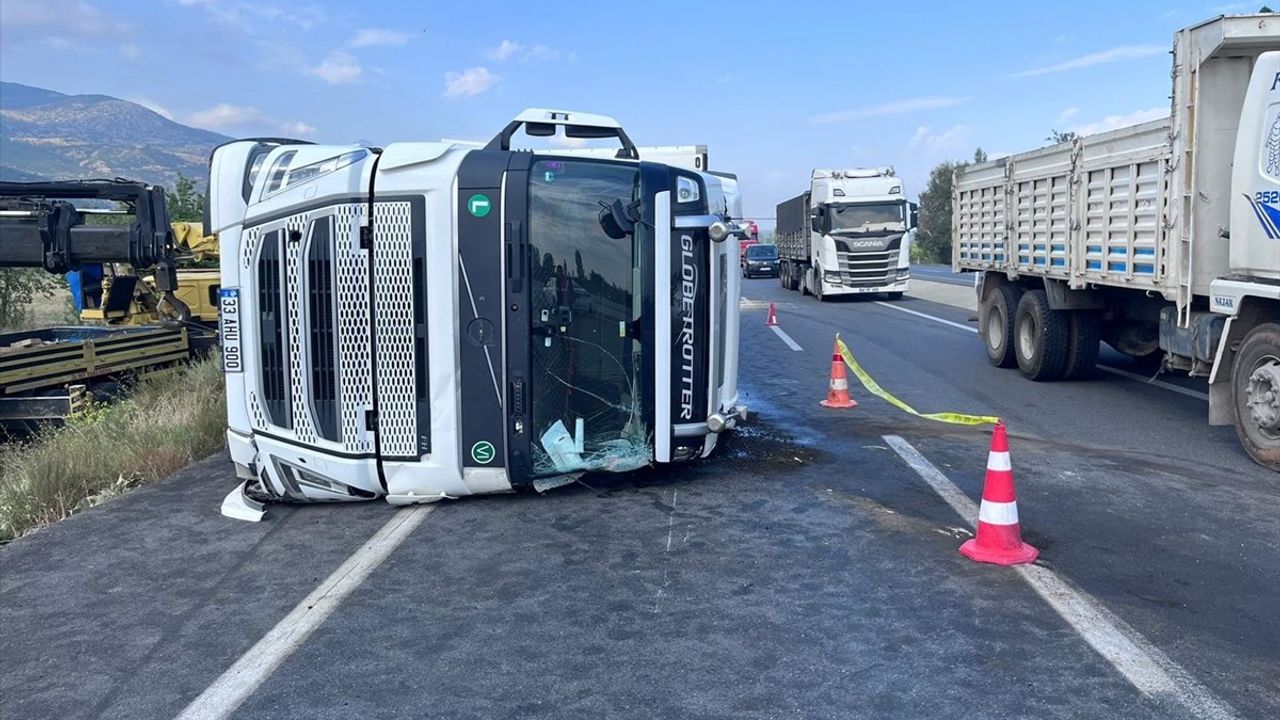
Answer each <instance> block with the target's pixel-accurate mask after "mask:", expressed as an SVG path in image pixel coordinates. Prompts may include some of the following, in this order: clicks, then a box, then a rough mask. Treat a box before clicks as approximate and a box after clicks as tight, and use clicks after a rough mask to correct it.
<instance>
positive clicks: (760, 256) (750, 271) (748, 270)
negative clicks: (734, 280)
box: [742, 244, 778, 278]
mask: <svg viewBox="0 0 1280 720" xmlns="http://www.w3.org/2000/svg"><path fill="white" fill-rule="evenodd" d="M742 277H746V278H751V277H775V278H776V277H778V248H777V246H776V245H759V244H757V245H748V246H747V249H746V251H745V252H743V253H742Z"/></svg>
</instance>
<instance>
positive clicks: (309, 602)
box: [177, 505, 435, 720]
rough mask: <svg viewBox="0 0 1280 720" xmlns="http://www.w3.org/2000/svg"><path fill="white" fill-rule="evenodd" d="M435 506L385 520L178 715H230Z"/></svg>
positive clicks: (187, 718)
mask: <svg viewBox="0 0 1280 720" xmlns="http://www.w3.org/2000/svg"><path fill="white" fill-rule="evenodd" d="M433 509H435V506H434V505H417V506H415V507H412V508H408V509H405V510H398V511H396V513H395V514H394V515H393V516H392V518H391V520H389V521H388V522H387V524H386V525H383V526H382V527H381V528H380V529H379V530H378V531H377V532H376V533H374V534H373V536H372V537H370V538H369V540H368V541H366V542H365V544H364V545H363V546H362V547H361V548H360V549H359V550H357V551H355V553H353V554H352V555H351V557H349V558H347V560H346V562H344V563H342V565H341V566H340V567H339V568H338V569H337V570H334V571H333V574H332V575H330V576H329V577H327V578H325V580H324V582H322V583H320V585H319V586H317V587H316V589H315V590H312V591H311V594H310V595H308V596H306V597H305V598H303V599H302V602H300V603H298V604H297V606H296V607H294V608H293V610H291V611H289V614H288V615H285V616H284V619H282V620H281V621H280V622H278V623H276V626H275V627H273V628H271V630H270V631H268V632H267V634H266V635H263V636H262V639H261V640H259V641H258V642H257V643H256V644H255V645H254V646H253V647H251V648H249V651H248V652H246V653H245V654H244V655H241V656H240V659H239V660H236V662H235V663H234V664H233V665H232V666H231V667H229V668H227V671H226V672H224V673H222V675H221V676H220V677H219V678H218V679H217V680H214V681H213V684H212V685H210V686H209V687H207V688H205V690H204V692H202V693H200V696H199V697H197V698H196V699H195V700H193V701H191V704H190V705H188V706H187V707H186V709H185V710H183V711H182V713H181V714H180V715H178V719H177V720H197V719H198V720H214V719H215V718H226V717H229V716H230V715H231V713H233V712H235V710H236V708H238V707H240V704H241V703H243V702H244V701H245V700H246V699H248V697H249V696H250V695H252V694H253V693H254V691H255V690H257V689H258V687H259V686H261V685H262V683H263V682H265V681H266V680H267V678H269V677H271V673H273V672H275V671H276V668H278V667H280V665H281V663H283V662H284V661H285V660H286V659H287V658H288V657H289V656H290V655H292V654H293V651H294V650H297V649H298V647H299V646H300V645H302V643H303V642H305V641H306V639H307V638H308V637H310V636H311V633H312V632H314V631H315V629H316V628H318V627H320V625H321V624H322V623H323V622H324V621H325V619H326V618H328V617H329V615H330V614H332V613H333V611H334V609H336V608H337V607H338V605H339V604H340V603H341V602H342V601H343V600H344V599H345V598H346V597H347V596H348V595H350V594H351V592H352V591H353V590H355V589H356V588H357V587H360V583H362V582H364V580H365V578H367V577H369V573H371V572H373V571H374V570H375V569H376V568H377V567H378V566H379V565H381V564H382V561H383V560H386V559H387V556H388V555H390V554H391V551H392V550H395V549H396V548H397V547H398V546H399V545H400V543H402V542H404V539H405V538H407V537H408V536H409V534H410V533H412V532H413V530H414V528H416V527H418V525H420V524H422V521H423V520H425V519H426V517H427V515H428V514H429V513H430V512H431V511H432V510H433Z"/></svg>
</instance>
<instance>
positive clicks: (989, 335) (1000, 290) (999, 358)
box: [978, 285, 1018, 368]
mask: <svg viewBox="0 0 1280 720" xmlns="http://www.w3.org/2000/svg"><path fill="white" fill-rule="evenodd" d="M982 305H983V307H982V313H981V315H982V317H983V318H984V319H985V320H984V321H983V322H980V323H979V324H978V334H979V335H980V336H981V337H982V345H983V347H985V348H986V350H987V362H989V363H991V364H992V365H995V366H996V367H1001V368H1011V367H1013V366H1015V365H1017V364H1018V358H1017V356H1016V355H1014V352H1013V316H1014V314H1015V312H1016V311H1017V308H1018V289H1017V288H1016V287H1014V286H1012V285H999V286H997V287H996V288H995V289H994V290H992V291H991V292H989V293H987V299H986V300H984V301H983V302H982Z"/></svg>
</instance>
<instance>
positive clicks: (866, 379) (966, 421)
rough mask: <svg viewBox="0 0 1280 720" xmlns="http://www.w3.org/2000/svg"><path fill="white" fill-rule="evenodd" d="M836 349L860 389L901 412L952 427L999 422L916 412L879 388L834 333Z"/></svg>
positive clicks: (946, 413) (990, 418)
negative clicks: (856, 380)
mask: <svg viewBox="0 0 1280 720" xmlns="http://www.w3.org/2000/svg"><path fill="white" fill-rule="evenodd" d="M836 347H837V348H839V350H840V357H842V358H844V364H845V365H848V366H849V369H850V370H852V371H853V374H854V376H855V377H857V378H858V382H860V383H862V387H864V388H866V389H867V392H869V393H871V394H872V395H875V396H876V397H878V398H880V399H881V400H884V401H885V402H887V403H889V404H890V405H893V406H894V407H896V408H898V409H899V410H902V411H903V412H909V413H911V414H912V415H915V416H916V417H922V418H924V419H926V420H937V421H938V422H944V423H952V424H954V425H995V424H996V423H998V422H1000V418H998V417H991V416H990V415H963V414H961V413H952V412H941V413H922V412H918V411H917V410H916V409H915V408H913V407H911V406H910V405H908V404H906V403H904V402H902V401H901V400H899V399H898V398H896V397H894V396H893V393H890V392H889V391H888V390H885V389H884V388H882V387H880V384H879V383H877V382H876V381H875V380H873V379H872V378H871V376H870V375H868V374H867V371H866V370H863V369H862V366H861V365H859V364H858V361H857V360H856V359H854V357H853V353H851V352H849V346H848V345H845V344H844V341H843V340H841V339H840V333H836Z"/></svg>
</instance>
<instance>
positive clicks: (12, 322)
mask: <svg viewBox="0 0 1280 720" xmlns="http://www.w3.org/2000/svg"><path fill="white" fill-rule="evenodd" d="M65 287H66V281H65V280H64V279H63V278H62V276H61V275H53V274H51V273H48V272H45V271H44V270H43V269H42V268H0V329H5V330H17V329H23V328H25V327H26V326H27V325H28V324H30V322H31V321H32V319H33V317H32V316H33V315H34V313H33V312H32V310H33V308H32V305H33V303H35V302H36V301H40V302H41V303H48V304H54V303H59V304H58V307H57V308H56V311H58V312H60V311H61V310H62V307H61V304H60V301H59V300H57V299H55V297H56V296H55V293H56V292H57V291H59V290H60V289H62V288H65Z"/></svg>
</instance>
